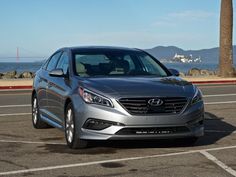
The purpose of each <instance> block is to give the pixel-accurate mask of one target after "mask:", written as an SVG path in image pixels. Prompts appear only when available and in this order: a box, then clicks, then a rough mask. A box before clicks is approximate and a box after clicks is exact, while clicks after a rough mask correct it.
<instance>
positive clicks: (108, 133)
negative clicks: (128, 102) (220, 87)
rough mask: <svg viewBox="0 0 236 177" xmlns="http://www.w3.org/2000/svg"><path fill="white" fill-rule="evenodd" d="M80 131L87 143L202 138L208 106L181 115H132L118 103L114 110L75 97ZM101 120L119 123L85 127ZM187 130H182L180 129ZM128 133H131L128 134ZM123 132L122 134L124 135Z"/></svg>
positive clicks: (76, 115)
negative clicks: (102, 126)
mask: <svg viewBox="0 0 236 177" xmlns="http://www.w3.org/2000/svg"><path fill="white" fill-rule="evenodd" d="M74 101H75V103H74V105H78V106H77V107H75V117H76V122H77V123H76V124H77V127H76V128H77V131H76V132H78V134H79V137H80V139H86V140H136V139H137V140H138V139H169V138H185V137H200V136H203V135H204V125H203V120H204V104H203V102H202V101H201V102H198V103H197V104H195V105H192V106H188V107H186V108H185V109H184V110H183V112H181V113H180V114H169V115H167V114H165V115H145V116H139V115H138V116H137V115H131V114H129V113H128V112H127V111H126V110H124V109H123V108H122V107H121V106H120V105H119V104H118V103H117V102H115V101H113V103H114V108H109V107H105V106H99V105H93V104H86V103H84V102H83V101H82V100H80V97H77V98H76V97H74ZM91 118H92V119H98V120H105V121H112V122H117V123H119V125H111V126H109V127H108V128H105V129H103V130H91V129H86V128H83V125H84V124H85V122H86V120H88V119H91ZM181 127H182V128H183V127H184V128H183V129H182V130H181V131H178V130H180V128H181ZM124 130H128V131H124ZM120 132H122V133H120Z"/></svg>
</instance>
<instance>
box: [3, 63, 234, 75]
mask: <svg viewBox="0 0 236 177" xmlns="http://www.w3.org/2000/svg"><path fill="white" fill-rule="evenodd" d="M163 64H164V65H165V66H166V67H167V68H173V69H177V70H178V71H180V72H183V73H187V72H188V71H189V70H190V69H191V68H198V69H208V70H212V71H215V70H217V67H218V64H215V63H163ZM41 65H42V62H29V63H25V62H18V63H16V62H15V63H14V62H11V63H10V62H9V63H6V62H0V73H4V72H7V71H13V70H16V71H17V72H18V73H21V72H23V71H31V72H36V71H37V70H38V69H39V68H40V67H41ZM235 67H236V64H235Z"/></svg>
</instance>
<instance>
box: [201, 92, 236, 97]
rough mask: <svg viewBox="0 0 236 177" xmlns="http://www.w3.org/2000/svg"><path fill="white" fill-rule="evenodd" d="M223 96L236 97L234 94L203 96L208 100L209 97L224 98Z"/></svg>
mask: <svg viewBox="0 0 236 177" xmlns="http://www.w3.org/2000/svg"><path fill="white" fill-rule="evenodd" d="M223 96H236V93H232V94H218V95H203V97H204V98H208V97H223Z"/></svg>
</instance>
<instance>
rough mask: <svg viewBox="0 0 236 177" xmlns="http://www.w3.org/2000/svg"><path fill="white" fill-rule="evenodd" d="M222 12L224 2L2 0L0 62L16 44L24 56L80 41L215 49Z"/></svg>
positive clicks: (47, 52)
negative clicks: (221, 5) (221, 4)
mask: <svg viewBox="0 0 236 177" xmlns="http://www.w3.org/2000/svg"><path fill="white" fill-rule="evenodd" d="M219 13H220V0H38V1H34V0H0V62H1V60H2V61H3V60H4V59H3V58H4V57H15V56H16V48H17V47H19V55H20V57H22V58H23V57H48V56H50V55H51V54H52V52H54V51H55V50H56V49H58V48H61V47H66V46H81V45H112V46H126V47H136V48H142V49H148V48H153V47H155V46H159V45H161V46H177V47H180V48H183V49H185V50H188V49H193V50H197V49H204V48H213V47H217V46H219ZM234 36H235V35H234ZM234 41H235V40H234ZM7 60H9V61H10V60H15V58H12V59H11V58H9V59H7ZM22 60H23V61H24V60H25V61H26V60H27V59H22Z"/></svg>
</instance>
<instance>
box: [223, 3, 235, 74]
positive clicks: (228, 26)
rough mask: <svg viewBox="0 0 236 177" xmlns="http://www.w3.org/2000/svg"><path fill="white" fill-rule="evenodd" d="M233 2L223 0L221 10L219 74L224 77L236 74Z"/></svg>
mask: <svg viewBox="0 0 236 177" xmlns="http://www.w3.org/2000/svg"><path fill="white" fill-rule="evenodd" d="M232 36H233V2H232V0H221V12H220V61H219V75H220V76H222V77H232V76H234V72H235V71H234V66H233V50H232V49H233V46H232Z"/></svg>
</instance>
